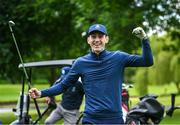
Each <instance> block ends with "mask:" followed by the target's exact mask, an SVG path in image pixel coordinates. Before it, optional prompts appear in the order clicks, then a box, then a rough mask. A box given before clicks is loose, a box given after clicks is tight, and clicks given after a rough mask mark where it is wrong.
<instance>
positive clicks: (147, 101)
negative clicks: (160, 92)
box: [125, 94, 180, 125]
mask: <svg viewBox="0 0 180 125" xmlns="http://www.w3.org/2000/svg"><path fill="white" fill-rule="evenodd" d="M157 97H158V96H157V95H154V94H147V95H145V96H142V97H140V98H139V99H140V101H139V103H138V104H136V105H135V106H134V107H133V108H131V109H130V110H129V112H128V113H127V116H126V122H125V123H126V124H127V125H144V124H149V125H154V124H159V123H160V122H161V120H162V119H163V118H164V117H165V116H166V115H167V116H170V117H172V115H173V113H174V110H176V109H180V106H175V97H176V95H175V94H171V106H170V107H169V108H168V109H167V110H166V109H165V106H164V105H163V104H161V103H160V102H159V101H158V100H157Z"/></svg>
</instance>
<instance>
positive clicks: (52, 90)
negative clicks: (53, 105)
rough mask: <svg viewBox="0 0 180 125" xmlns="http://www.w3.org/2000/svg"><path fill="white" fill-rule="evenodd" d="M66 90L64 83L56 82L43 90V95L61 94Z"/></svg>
mask: <svg viewBox="0 0 180 125" xmlns="http://www.w3.org/2000/svg"><path fill="white" fill-rule="evenodd" d="M63 91H64V88H63V85H62V84H56V85H53V86H52V87H50V88H48V89H43V90H41V97H46V96H55V95H59V94H61V93H62V92H63Z"/></svg>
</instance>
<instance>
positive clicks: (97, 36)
mask: <svg viewBox="0 0 180 125" xmlns="http://www.w3.org/2000/svg"><path fill="white" fill-rule="evenodd" d="M108 41H109V38H108V36H107V35H105V34H103V33H100V32H94V33H91V34H90V35H89V36H88V38H87V42H88V44H89V45H90V47H91V49H92V51H93V52H95V53H96V54H99V53H100V52H101V51H103V50H104V49H105V45H106V43H108Z"/></svg>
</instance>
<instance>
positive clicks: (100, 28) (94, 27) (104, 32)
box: [88, 24, 107, 35]
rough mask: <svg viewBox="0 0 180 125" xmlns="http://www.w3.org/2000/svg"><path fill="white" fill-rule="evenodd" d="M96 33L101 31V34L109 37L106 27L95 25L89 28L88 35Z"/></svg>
mask: <svg viewBox="0 0 180 125" xmlns="http://www.w3.org/2000/svg"><path fill="white" fill-rule="evenodd" d="M94 31H99V32H101V33H103V34H106V35H107V30H106V27H105V26H104V25H102V24H93V25H91V26H90V27H89V30H88V34H90V33H92V32H94Z"/></svg>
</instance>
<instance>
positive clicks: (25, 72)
mask: <svg viewBox="0 0 180 125" xmlns="http://www.w3.org/2000/svg"><path fill="white" fill-rule="evenodd" d="M9 28H10V31H11V34H12V37H13V41H14V44H15V46H16V49H17V52H18V55H19V58H20V61H21V64H22V67H23V71H24V74H25V77H26V79H27V80H28V81H29V77H28V74H27V71H26V69H25V67H24V62H23V60H22V56H21V53H20V51H19V47H18V45H17V42H16V38H15V36H14V33H13V30H12V27H11V26H10V25H9ZM28 86H29V87H30V88H31V85H30V83H29V82H28Z"/></svg>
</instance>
